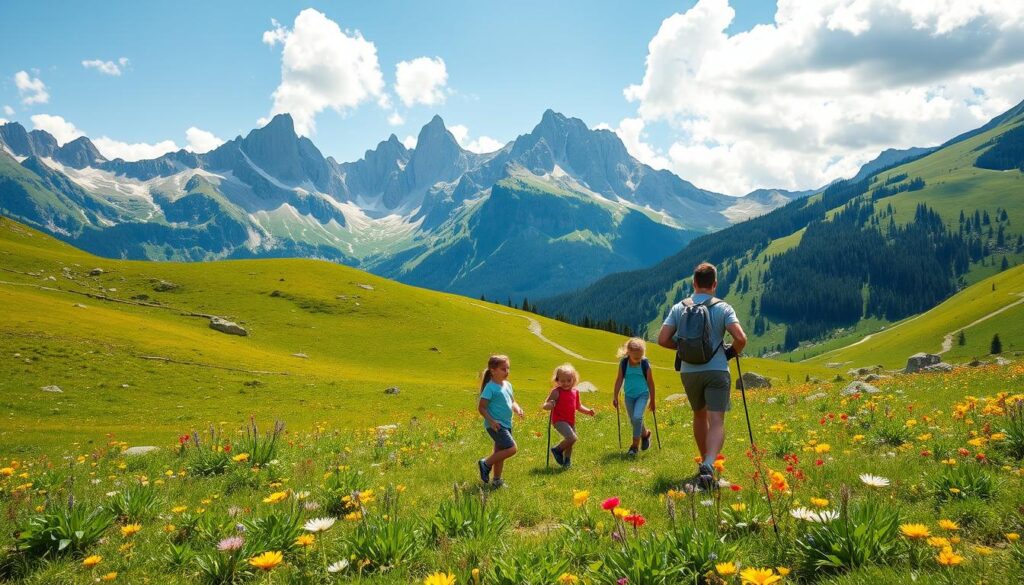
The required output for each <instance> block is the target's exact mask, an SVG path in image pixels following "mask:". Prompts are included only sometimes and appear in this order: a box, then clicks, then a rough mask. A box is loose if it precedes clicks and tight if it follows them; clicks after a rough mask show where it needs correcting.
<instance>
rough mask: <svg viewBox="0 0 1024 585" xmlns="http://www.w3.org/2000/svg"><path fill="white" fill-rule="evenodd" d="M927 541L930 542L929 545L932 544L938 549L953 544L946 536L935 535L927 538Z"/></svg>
mask: <svg viewBox="0 0 1024 585" xmlns="http://www.w3.org/2000/svg"><path fill="white" fill-rule="evenodd" d="M925 542H927V543H928V546H931V547H934V548H938V549H943V548H947V547H952V546H953V545H952V543H950V542H949V539H948V538H946V537H945V536H933V537H931V538H929V539H928V540H926V541H925Z"/></svg>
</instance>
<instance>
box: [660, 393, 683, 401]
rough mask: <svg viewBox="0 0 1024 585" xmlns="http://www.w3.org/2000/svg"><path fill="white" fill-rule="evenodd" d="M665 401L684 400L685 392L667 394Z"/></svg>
mask: <svg viewBox="0 0 1024 585" xmlns="http://www.w3.org/2000/svg"><path fill="white" fill-rule="evenodd" d="M665 402H686V394H669V395H668V396H666V397H665Z"/></svg>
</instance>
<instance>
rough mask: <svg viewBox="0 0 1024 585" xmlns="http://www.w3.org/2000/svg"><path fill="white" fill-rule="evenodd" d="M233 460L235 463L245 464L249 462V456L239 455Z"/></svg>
mask: <svg viewBox="0 0 1024 585" xmlns="http://www.w3.org/2000/svg"><path fill="white" fill-rule="evenodd" d="M231 460H232V461H234V462H235V463H244V462H246V461H248V460H249V454H248V453H239V454H238V455H235V456H234V457H232V458H231Z"/></svg>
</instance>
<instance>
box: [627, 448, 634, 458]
mask: <svg viewBox="0 0 1024 585" xmlns="http://www.w3.org/2000/svg"><path fill="white" fill-rule="evenodd" d="M626 455H628V456H630V457H636V447H630V448H629V450H628V451H626Z"/></svg>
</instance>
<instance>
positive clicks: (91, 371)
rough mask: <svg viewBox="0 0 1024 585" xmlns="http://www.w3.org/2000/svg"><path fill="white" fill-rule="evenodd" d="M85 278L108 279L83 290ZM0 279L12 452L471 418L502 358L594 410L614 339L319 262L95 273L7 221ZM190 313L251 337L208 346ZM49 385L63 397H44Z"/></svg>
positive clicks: (669, 388) (765, 369) (604, 388)
mask: <svg viewBox="0 0 1024 585" xmlns="http://www.w3.org/2000/svg"><path fill="white" fill-rule="evenodd" d="M93 268H102V269H103V270H104V272H103V273H102V274H99V275H97V276H89V272H90V271H91V270H92V269H93ZM0 269H2V270H0V305H2V306H4V307H5V308H6V309H5V316H4V319H3V320H2V321H0V355H2V356H3V359H4V360H5V364H4V368H3V372H4V376H3V379H2V380H0V388H2V392H0V400H2V403H3V407H4V411H3V412H4V425H3V428H2V429H0V441H2V442H3V443H5V444H8V445H11V443H9V439H10V437H12V436H14V435H17V436H18V437H19V441H18V443H19V444H21V445H37V446H38V445H44V446H45V445H47V444H50V442H51V441H53V440H54V437H55V433H57V432H58V431H59V433H60V435H61V436H62V440H63V441H67V440H68V438H69V437H86V436H95V435H96V434H99V433H105V432H116V433H118V434H119V436H122V437H124V438H126V440H133V441H134V440H147V439H152V438H153V437H165V436H167V434H168V433H173V432H174V430H175V429H181V428H182V427H190V426H205V424H206V423H208V422H217V421H220V420H226V419H232V420H238V419H239V418H240V417H244V416H246V415H247V414H250V413H256V414H258V415H260V416H263V417H269V416H280V417H284V418H286V419H287V420H289V422H292V421H294V422H296V423H311V422H313V421H317V420H324V419H329V420H331V421H333V422H334V424H338V425H348V426H356V427H361V426H366V425H377V424H387V423H392V422H395V421H398V420H408V419H409V417H412V416H432V414H433V413H453V412H459V413H463V412H464V413H466V416H473V412H474V405H475V396H476V393H477V391H478V386H477V384H478V382H477V373H478V372H479V370H481V369H483V366H484V364H485V363H486V358H487V356H488V355H489V354H490V353H492V352H493V353H506V354H508V355H510V356H511V357H512V360H513V368H514V374H513V382H514V383H515V384H516V388H517V392H518V393H519V395H520V396H521V400H522V401H524V402H528V403H530V404H532V403H534V402H536V401H540V400H541V399H542V397H543V395H544V394H545V393H546V392H547V391H548V390H549V383H548V380H549V377H550V373H551V371H552V370H553V369H554V367H555V366H557V365H558V364H560V363H563V362H565V361H571V362H573V363H575V364H576V366H577V367H578V368H579V370H580V372H581V374H582V376H583V378H584V380H588V381H591V382H592V383H593V384H595V385H596V386H597V387H598V389H599V392H598V394H597V395H595V397H594V399H593V400H595V401H599V402H601V403H606V402H609V401H610V389H611V383H612V382H613V381H614V377H615V363H614V355H615V350H616V348H617V346H618V345H619V344H620V343H621V342H622V338H621V337H618V336H614V335H611V334H608V333H604V332H599V331H593V330H588V329H582V328H578V327H574V326H570V325H566V324H564V323H561V322H558V321H553V320H550V319H545V318H543V317H537V316H534V315H532V314H529V313H523V312H520V311H516V310H514V309H509V308H506V307H504V306H502V305H495V304H490V303H482V302H480V301H476V300H473V299H469V298H466V297H460V296H456V295H450V294H443V293H437V292H433V291H428V290H424V289H418V288H415V287H411V286H407V285H403V284H399V283H396V282H392V281H388V280H385V279H383V278H380V277H377V276H373V275H370V274H367V273H365V272H361V271H359V270H355V269H352V268H348V267H345V266H339V265H337V264H333V263H330V262H323V261H315V260H234V261H221V262H212V263H173V262H159V263H157V262H136V261H118V260H109V259H101V258H98V257H95V256H91V255H89V254H86V253H84V252H81V251H79V250H77V249H75V248H73V247H71V246H69V245H67V244H64V243H62V242H59V241H57V240H54V239H53V238H51V237H49V236H47V235H44V234H42V233H41V232H37V231H35V230H33V229H31V228H28V227H26V226H24V225H22V224H18V223H16V222H14V221H11V220H8V219H2V218H0ZM162 283H171V284H173V285H175V286H173V287H171V286H168V285H167V284H162ZM160 289H170V290H162V291H161V290H160ZM88 295H92V296H88ZM104 297H105V298H107V299H111V300H104ZM113 299H116V300H113ZM133 303H134V304H133ZM195 315H198V316H195ZM203 315H218V316H222V317H225V318H228V319H230V320H232V321H235V322H237V323H239V324H241V325H242V326H244V327H245V328H246V329H247V330H248V332H249V335H248V336H247V337H239V336H233V335H226V334H223V333H220V332H217V331H214V330H213V329H211V328H210V327H209V320H208V319H207V318H205V317H203ZM533 323H536V324H535V325H533ZM531 327H532V328H535V329H538V330H539V331H540V332H541V333H542V335H543V336H545V338H547V339H549V340H551V341H553V342H556V343H557V344H559V345H560V346H562V347H564V348H566V349H567V350H568V351H570V352H572V353H573V354H576V355H575V356H574V355H568V354H567V353H565V352H564V351H562V350H561V349H559V348H556V347H555V346H553V345H552V344H550V343H548V342H547V341H545V340H543V339H541V338H540V337H538V336H537V335H535V334H533V333H531ZM296 354H302V355H296ZM650 355H651V358H652V361H653V362H654V363H655V365H657V366H661V367H660V368H659V369H658V370H657V374H658V376H659V379H660V381H661V384H663V386H662V388H663V392H664V393H665V394H664V395H668V394H671V393H676V392H680V389H679V382H678V378H677V377H676V375H675V373H674V372H672V371H671V368H670V364H671V359H672V356H671V355H670V354H669V353H668V352H666V351H664V350H661V349H658V348H652V350H651V352H650ZM303 356H305V357H303ZM577 356H578V357H577ZM149 358H160V359H149ZM664 366H669V367H668V368H666V367H664ZM746 367H747V368H750V369H752V370H756V371H759V372H761V373H763V374H766V375H769V376H772V377H775V378H776V379H779V380H781V379H785V378H786V377H791V378H792V379H794V380H796V379H803V378H804V376H806V375H807V374H811V375H819V376H821V375H823V374H824V370H823V369H822V368H820V367H818V366H813V365H812V366H805V365H796V364H779V363H776V362H772V361H764V360H751V362H750V364H749V365H747V366H746ZM50 385H56V386H59V387H60V388H61V389H62V390H63V393H60V394H56V393H48V392H43V391H41V388H43V387H45V386H50ZM391 386H397V387H399V388H400V389H401V392H400V394H398V395H397V396H388V397H387V399H388V401H386V402H385V404H386V405H387V407H385V408H378V407H374V408H367V405H369V404H379V402H380V400H381V398H380V397H382V396H383V391H384V389H385V388H388V387H391Z"/></svg>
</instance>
